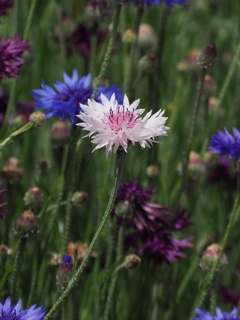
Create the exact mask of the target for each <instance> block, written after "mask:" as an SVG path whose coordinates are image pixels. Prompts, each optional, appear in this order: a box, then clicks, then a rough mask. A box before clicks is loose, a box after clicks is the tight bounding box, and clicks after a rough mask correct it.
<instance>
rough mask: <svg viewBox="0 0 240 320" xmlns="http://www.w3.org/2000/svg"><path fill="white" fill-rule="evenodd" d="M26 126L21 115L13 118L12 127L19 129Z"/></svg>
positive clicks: (24, 118)
mask: <svg viewBox="0 0 240 320" xmlns="http://www.w3.org/2000/svg"><path fill="white" fill-rule="evenodd" d="M24 124H26V117H25V116H24V115H23V114H19V115H17V116H15V117H14V118H13V122H12V125H13V126H15V127H17V128H19V127H22V126H23V125H24Z"/></svg>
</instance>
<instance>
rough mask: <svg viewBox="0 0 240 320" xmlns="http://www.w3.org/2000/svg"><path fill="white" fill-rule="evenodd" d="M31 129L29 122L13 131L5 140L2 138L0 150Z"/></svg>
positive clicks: (31, 125)
mask: <svg viewBox="0 0 240 320" xmlns="http://www.w3.org/2000/svg"><path fill="white" fill-rule="evenodd" d="M31 129H33V124H32V123H31V122H28V123H26V124H25V125H24V126H23V127H21V128H19V129H17V130H15V131H14V132H12V133H10V134H9V135H8V136H7V137H6V138H4V139H3V140H2V141H1V142H0V150H2V149H4V148H5V147H6V146H7V145H8V144H9V143H10V142H12V140H13V139H14V138H16V137H18V136H20V135H21V134H23V133H25V132H27V131H29V130H31Z"/></svg>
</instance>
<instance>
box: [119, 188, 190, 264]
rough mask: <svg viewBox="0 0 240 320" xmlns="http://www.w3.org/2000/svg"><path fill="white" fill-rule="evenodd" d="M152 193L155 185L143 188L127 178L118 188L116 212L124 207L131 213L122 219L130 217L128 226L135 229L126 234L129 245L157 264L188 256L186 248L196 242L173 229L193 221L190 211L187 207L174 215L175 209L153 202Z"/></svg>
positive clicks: (126, 241)
mask: <svg viewBox="0 0 240 320" xmlns="http://www.w3.org/2000/svg"><path fill="white" fill-rule="evenodd" d="M152 195H153V188H152V187H149V188H142V187H141V185H140V184H139V183H138V182H124V183H122V184H121V185H120V187H119V190H118V194H117V199H116V204H115V212H116V213H119V212H120V213H121V212H124V210H125V211H126V212H127V213H128V214H127V215H126V214H125V216H123V217H122V216H121V219H126V218H128V223H127V226H128V227H132V228H134V229H135V231H134V232H133V233H130V234H128V235H127V236H126V239H125V243H126V246H127V247H129V246H133V247H135V248H136V250H137V253H138V254H141V253H143V254H144V255H146V256H147V257H148V258H149V259H152V260H154V261H155V262H156V263H158V264H162V263H163V262H164V261H165V262H167V263H171V262H174V261H177V260H178V259H179V258H181V257H185V254H184V251H185V249H186V248H188V247H192V246H193V245H192V244H191V243H190V242H189V241H190V240H191V239H192V237H189V238H186V239H182V240H178V239H174V238H173V237H172V232H178V231H181V230H182V229H184V228H186V227H188V226H189V225H190V224H191V223H190V221H189V215H185V210H184V209H180V210H178V211H177V212H176V213H175V215H174V211H173V210H170V209H168V208H166V207H164V206H161V205H158V204H153V203H150V200H151V197H152ZM122 209H123V210H122ZM121 210H122V211H121ZM126 212H125V213H126ZM124 217H125V218H124ZM120 222H121V220H120ZM136 229H137V231H136Z"/></svg>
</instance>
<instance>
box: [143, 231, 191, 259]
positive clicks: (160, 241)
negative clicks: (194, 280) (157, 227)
mask: <svg viewBox="0 0 240 320" xmlns="http://www.w3.org/2000/svg"><path fill="white" fill-rule="evenodd" d="M190 240H192V237H189V238H186V239H182V240H177V239H173V238H171V235H170V234H162V235H160V236H159V235H155V236H154V237H153V239H149V240H148V241H146V242H145V243H144V245H143V246H142V247H141V248H140V249H139V250H138V253H144V254H145V255H146V256H147V257H148V258H149V259H151V260H153V261H155V262H156V263H158V264H162V263H163V261H166V262H168V263H171V262H174V261H177V260H178V259H179V258H184V257H186V255H185V254H184V250H185V249H186V248H189V247H192V246H193V245H192V244H191V243H190V242H189V241H190Z"/></svg>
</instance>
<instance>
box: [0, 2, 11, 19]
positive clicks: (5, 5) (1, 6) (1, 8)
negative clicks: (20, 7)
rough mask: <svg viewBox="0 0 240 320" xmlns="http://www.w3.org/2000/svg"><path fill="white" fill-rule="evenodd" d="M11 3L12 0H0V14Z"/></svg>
mask: <svg viewBox="0 0 240 320" xmlns="http://www.w3.org/2000/svg"><path fill="white" fill-rule="evenodd" d="M12 5H13V1H12V0H0V16H3V15H4V14H6V12H7V10H8V9H9V8H11V7H12Z"/></svg>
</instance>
